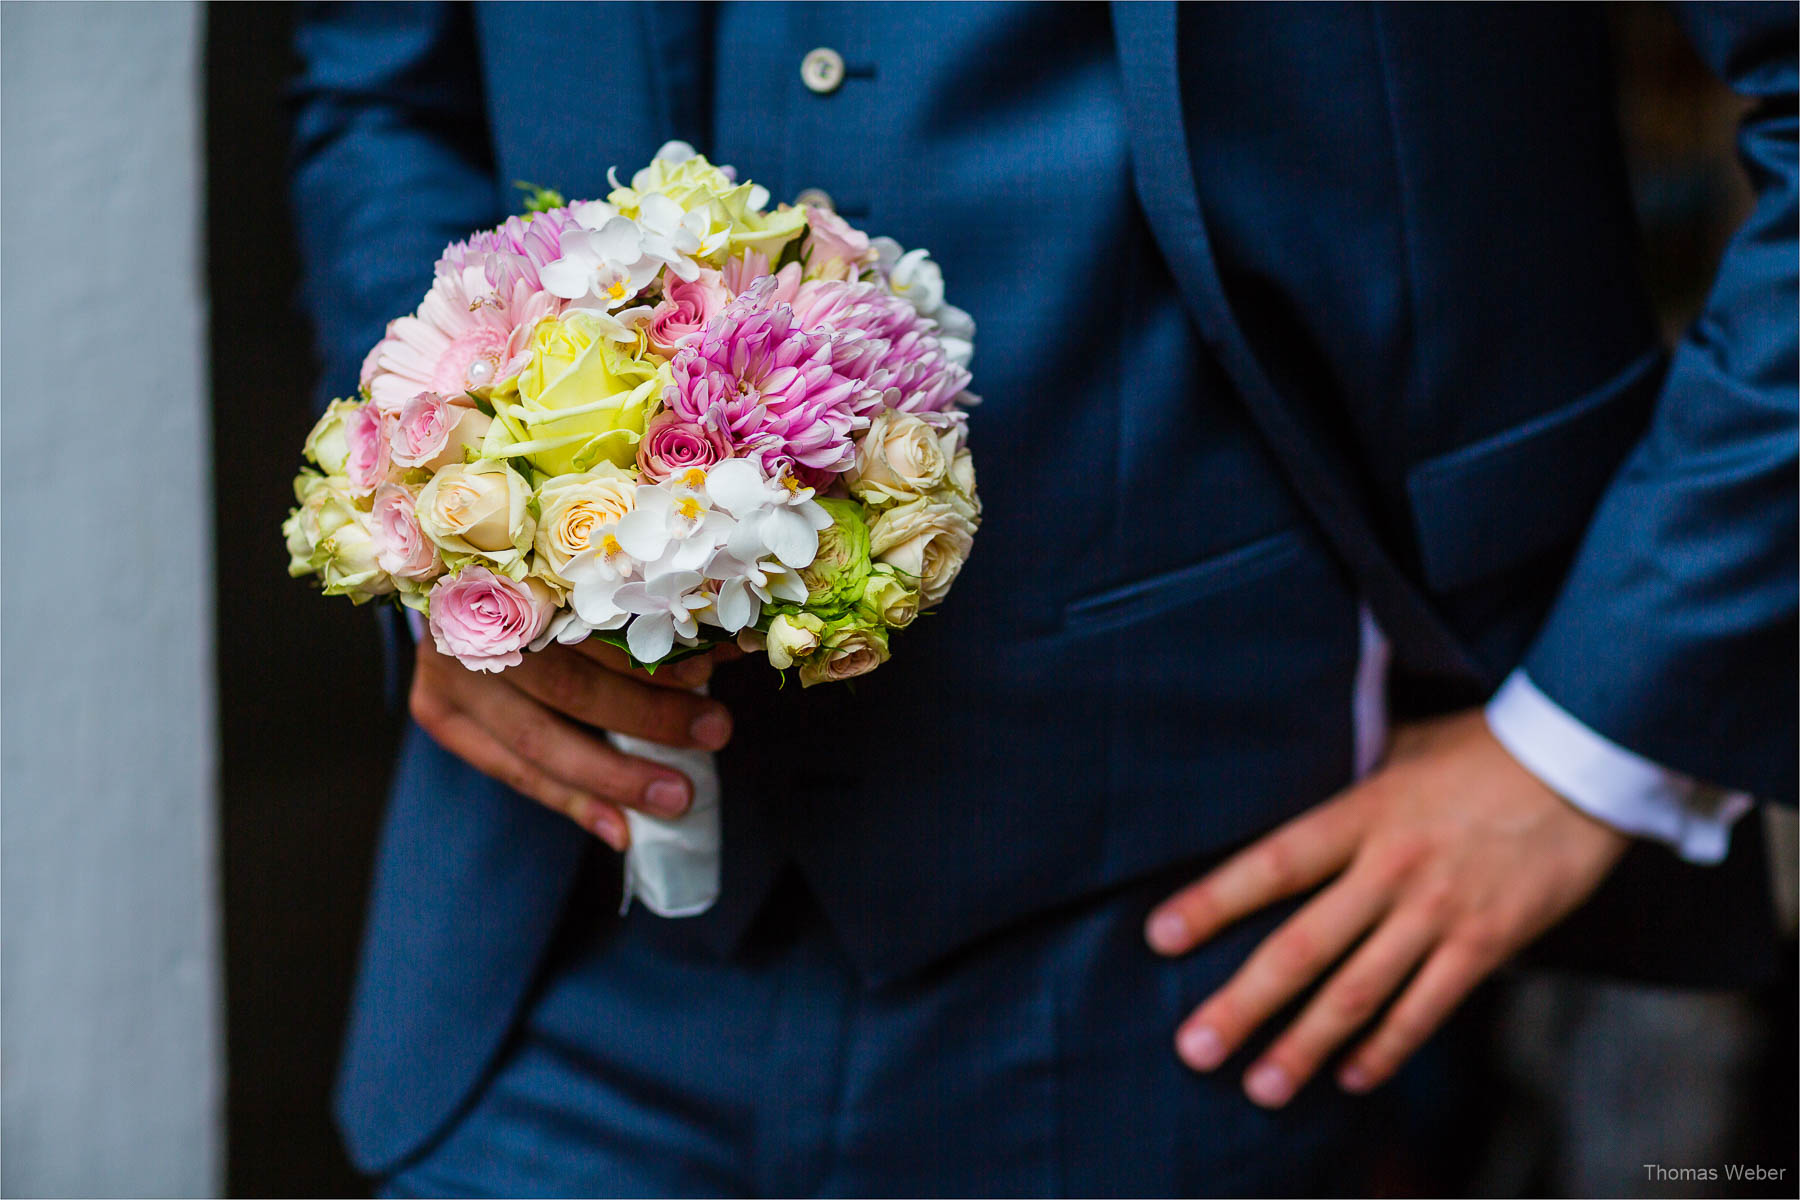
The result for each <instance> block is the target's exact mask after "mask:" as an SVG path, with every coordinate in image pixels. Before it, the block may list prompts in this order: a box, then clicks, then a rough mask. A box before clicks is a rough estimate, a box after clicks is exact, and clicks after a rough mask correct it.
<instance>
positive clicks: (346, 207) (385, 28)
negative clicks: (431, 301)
mask: <svg viewBox="0 0 1800 1200" xmlns="http://www.w3.org/2000/svg"><path fill="white" fill-rule="evenodd" d="M295 48H296V50H297V51H298V56H299V59H300V64H301V65H300V74H299V77H298V79H297V80H296V81H295V85H294V89H293V103H294V143H293V160H292V170H291V175H292V197H293V207H294V222H295V227H296V230H297V232H298V235H299V240H300V252H301V265H302V279H303V298H304V302H305V305H306V308H307V311H308V313H309V315H310V316H311V318H312V322H313V326H314V330H315V336H316V338H317V343H318V349H319V354H320V358H321V360H322V367H323V375H322V378H321V381H320V382H321V389H322V395H323V396H334V395H336V396H343V395H349V394H351V393H352V392H353V391H354V390H355V388H356V385H357V379H358V373H359V370H360V367H361V364H362V360H363V357H364V355H366V354H367V353H368V351H369V349H370V348H371V347H372V346H374V344H375V343H376V341H377V340H379V339H380V337H381V335H382V333H383V332H384V331H385V329H386V328H387V323H388V322H389V321H391V320H393V319H394V318H395V317H399V316H403V315H405V314H406V313H408V312H410V311H412V310H413V309H414V308H415V307H416V306H417V305H418V303H419V300H420V298H421V297H423V296H424V294H425V291H426V289H427V288H428V287H429V286H430V285H431V278H432V265H433V263H435V262H436V260H437V257H438V255H439V254H440V253H441V252H442V250H443V249H444V247H445V246H446V245H447V244H448V243H450V242H451V241H454V240H456V239H458V238H462V237H465V236H467V235H468V234H469V233H470V231H472V230H475V229H477V228H481V227H484V226H491V225H494V224H496V223H498V222H499V221H500V220H501V219H502V217H503V215H504V214H503V213H502V212H501V211H500V206H501V203H502V199H503V197H502V195H501V189H500V188H499V186H498V185H497V183H496V181H495V179H494V171H493V165H492V155H491V151H490V149H489V145H488V135H487V126H486V118H485V113H484V105H483V100H482V91H481V74H480V69H479V64H478V61H477V58H476V53H475V45H474V38H473V33H472V30H471V26H470V17H469V13H468V10H467V7H466V6H464V5H455V4H309V5H305V6H304V7H303V9H302V12H301V14H300V16H299V19H298V27H297V30H296V34H295Z"/></svg>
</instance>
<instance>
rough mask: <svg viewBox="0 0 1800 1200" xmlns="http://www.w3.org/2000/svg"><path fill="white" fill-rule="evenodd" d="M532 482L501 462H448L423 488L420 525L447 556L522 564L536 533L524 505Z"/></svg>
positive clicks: (420, 504) (497, 562)
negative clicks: (473, 556) (448, 464)
mask: <svg viewBox="0 0 1800 1200" xmlns="http://www.w3.org/2000/svg"><path fill="white" fill-rule="evenodd" d="M530 500H531V485H530V484H528V483H526V482H525V480H524V478H523V477H522V476H521V475H520V474H519V473H518V472H517V471H515V470H513V469H512V468H511V467H509V466H507V465H506V464H505V463H502V462H490V461H480V462H472V463H467V464H460V463H459V464H456V465H453V466H448V467H445V468H444V469H443V470H441V471H439V472H438V473H437V474H436V475H433V476H432V477H431V482H430V483H428V484H426V485H425V487H424V488H423V489H422V490H421V491H420V492H419V504H418V518H419V528H421V529H423V530H424V531H425V536H426V537H428V538H430V539H431V540H432V541H434V542H436V543H437V544H438V548H439V549H441V550H443V551H444V553H445V554H447V555H463V556H467V555H480V556H481V557H483V558H486V559H488V560H489V561H491V562H493V563H495V564H496V565H499V566H501V567H510V566H513V565H514V564H516V563H522V562H523V561H524V557H525V550H526V548H527V547H529V546H530V545H531V540H532V537H533V535H534V534H535V533H536V532H537V522H536V521H534V520H532V518H531V512H530V510H529V509H528V508H527V507H526V506H527V504H528V502H529V501H530Z"/></svg>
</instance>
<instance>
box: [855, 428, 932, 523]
mask: <svg viewBox="0 0 1800 1200" xmlns="http://www.w3.org/2000/svg"><path fill="white" fill-rule="evenodd" d="M949 465H950V464H949V460H948V458H947V457H946V456H945V454H944V447H943V443H942V441H941V440H940V437H939V434H938V432H937V431H936V430H934V429H933V428H932V427H931V426H930V425H928V424H926V423H925V422H924V421H922V420H920V419H919V418H918V417H915V416H913V415H912V414H911V413H903V412H896V411H895V410H893V409H891V408H890V409H885V410H883V411H882V412H881V413H880V414H879V415H878V416H876V417H875V419H874V420H872V421H870V422H869V428H868V429H867V430H866V431H865V432H864V433H863V436H862V439H861V440H860V441H859V442H858V443H857V446H856V465H855V466H854V467H852V468H851V469H850V471H849V472H848V473H847V474H846V475H845V482H847V483H848V484H849V485H850V494H851V495H853V496H855V497H857V498H858V499H859V500H862V501H864V502H865V503H868V504H872V505H882V504H888V503H892V502H896V501H905V500H912V499H915V498H917V497H919V496H923V495H925V494H926V493H927V492H930V491H932V490H933V489H935V488H938V487H941V486H943V483H944V479H945V476H946V474H947V472H948V470H949Z"/></svg>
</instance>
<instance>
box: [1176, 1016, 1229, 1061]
mask: <svg viewBox="0 0 1800 1200" xmlns="http://www.w3.org/2000/svg"><path fill="white" fill-rule="evenodd" d="M1175 1048H1176V1049H1177V1050H1178V1051H1180V1052H1181V1059H1182V1061H1183V1062H1185V1063H1187V1065H1188V1066H1190V1067H1192V1068H1194V1070H1196V1071H1210V1070H1212V1069H1213V1068H1214V1067H1216V1066H1218V1065H1219V1064H1220V1063H1222V1062H1224V1061H1225V1043H1224V1041H1223V1040H1222V1039H1221V1038H1220V1037H1219V1035H1218V1034H1217V1033H1216V1032H1214V1031H1213V1030H1212V1029H1211V1028H1210V1027H1208V1026H1206V1025H1189V1026H1188V1027H1187V1028H1185V1029H1183V1030H1182V1031H1181V1036H1180V1037H1179V1038H1178V1039H1177V1040H1176V1043H1175Z"/></svg>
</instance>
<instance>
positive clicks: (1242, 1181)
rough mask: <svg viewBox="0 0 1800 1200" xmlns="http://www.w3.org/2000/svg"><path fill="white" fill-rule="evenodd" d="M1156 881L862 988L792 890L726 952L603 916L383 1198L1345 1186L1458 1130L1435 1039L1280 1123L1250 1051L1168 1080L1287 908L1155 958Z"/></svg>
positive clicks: (1302, 1105) (1160, 882)
mask: <svg viewBox="0 0 1800 1200" xmlns="http://www.w3.org/2000/svg"><path fill="white" fill-rule="evenodd" d="M1174 878H1175V877H1173V876H1169V875H1164V876H1161V877H1159V878H1157V879H1154V880H1145V881H1143V882H1142V883H1140V884H1139V885H1138V886H1136V887H1133V888H1131V889H1128V890H1126V891H1125V892H1123V893H1120V894H1117V895H1113V896H1109V897H1107V898H1105V899H1104V900H1103V901H1102V902H1100V903H1098V904H1095V905H1091V906H1085V907H1082V908H1080V909H1078V910H1075V911H1063V912H1057V913H1052V914H1049V915H1047V916H1045V917H1042V918H1040V919H1037V920H1035V921H1032V922H1030V923H1028V924H1027V925H1026V926H1024V927H1023V928H1020V929H1018V930H1014V931H1011V932H1009V933H1008V934H1007V935H1006V936H1004V937H1002V938H997V939H994V940H992V941H989V942H984V943H982V944H980V945H979V946H977V947H975V948H972V949H971V950H969V951H967V952H965V953H962V954H959V955H956V956H954V957H953V958H952V959H950V960H948V961H946V962H944V963H942V964H940V965H938V966H935V967H934V968H932V969H931V970H930V971H928V972H926V973H923V974H921V975H920V976H918V977H916V978H913V979H909V980H905V981H901V982H897V983H895V984H891V985H889V986H886V987H882V988H877V989H874V990H870V989H867V988H865V987H864V986H863V985H862V983H861V981H860V979H859V977H858V975H857V972H856V970H855V967H854V965H853V964H852V963H850V962H849V960H848V959H846V958H845V957H844V955H843V952H842V951H841V950H840V949H839V946H838V942H837V939H836V938H835V936H834V935H833V934H832V933H831V931H830V929H829V927H828V926H827V925H826V922H825V918H824V917H823V916H822V915H821V914H820V913H819V912H818V910H817V908H816V906H814V905H813V904H812V903H811V902H810V900H809V899H808V898H807V897H806V896H805V895H804V894H803V893H801V892H800V891H799V889H797V888H791V887H790V888H787V889H784V890H783V891H782V892H780V893H779V894H778V895H777V896H776V898H775V899H774V901H773V902H772V904H771V908H770V910H769V911H767V912H766V913H765V914H764V916H763V917H762V918H761V919H760V920H759V922H758V925H757V927H756V928H755V929H754V930H753V932H752V934H751V936H750V937H749V938H748V940H747V942H746V944H745V945H744V946H743V947H742V948H741V950H740V951H739V952H738V953H737V954H735V955H733V956H731V957H729V958H727V959H724V960H721V959H720V958H718V957H717V956H715V955H713V954H710V953H708V952H705V951H704V950H703V949H700V948H699V947H697V946H696V945H695V944H694V943H692V942H691V940H688V939H686V938H685V937H684V936H683V931H682V930H681V928H680V927H679V925H672V924H671V923H669V922H662V921H657V920H656V919H654V918H647V917H644V916H641V915H638V914H633V915H632V916H630V917H627V918H626V919H625V920H624V921H623V922H622V923H617V924H615V923H614V922H612V921H611V920H602V921H600V922H598V923H597V924H598V925H599V926H600V928H599V929H598V930H596V931H593V932H587V933H583V934H582V935H580V936H579V937H576V938H571V939H570V942H571V945H570V947H569V950H568V951H567V952H566V956H564V957H561V958H559V960H558V962H557V964H556V970H555V971H554V972H553V974H552V976H551V979H550V981H549V983H548V984H547V986H546V988H545V990H544V992H543V994H542V995H541V996H539V997H538V998H537V1000H536V1001H535V1003H534V1004H533V1005H532V1008H531V1011H530V1014H529V1016H528V1017H527V1018H526V1019H525V1021H524V1022H523V1024H522V1027H521V1029H520V1031H519V1034H518V1036H517V1038H516V1040H515V1042H514V1043H513V1045H512V1046H511V1047H510V1048H509V1053H508V1054H507V1056H506V1058H505V1060H504V1061H503V1064H502V1065H501V1066H500V1067H499V1068H498V1070H497V1072H496V1073H495V1074H494V1075H493V1076H492V1078H490V1079H489V1080H487V1081H486V1082H485V1083H484V1084H483V1086H482V1089H481V1091H480V1092H479V1094H478V1096H477V1097H476V1099H475V1100H474V1102H473V1104H472V1105H471V1106H470V1108H469V1109H468V1110H467V1111H465V1112H463V1113H461V1114H459V1115H458V1116H457V1118H456V1120H455V1121H454V1123H453V1124H452V1125H451V1126H450V1128H449V1129H448V1131H447V1132H446V1133H445V1134H444V1135H443V1137H442V1139H441V1140H440V1141H438V1142H436V1143H435V1144H433V1145H432V1146H431V1147H430V1148H428V1149H427V1150H426V1151H425V1152H424V1153H423V1154H422V1155H420V1156H419V1157H417V1158H416V1159H414V1160H412V1161H409V1162H408V1163H406V1164H405V1165H404V1166H403V1167H401V1168H400V1169H399V1170H398V1171H396V1172H394V1173H393V1174H392V1175H390V1176H389V1177H387V1178H385V1179H383V1180H382V1181H381V1182H380V1188H379V1190H380V1191H381V1193H382V1194H384V1195H391V1196H813V1195H819V1196H1188V1195H1222V1196H1260V1195H1275V1196H1331V1195H1358V1194H1366V1193H1367V1191H1368V1190H1370V1189H1371V1188H1372V1187H1373V1186H1374V1178H1373V1175H1372V1170H1373V1168H1374V1162H1373V1161H1372V1160H1378V1159H1380V1158H1381V1157H1383V1152H1384V1151H1389V1152H1391V1151H1392V1150H1393V1149H1394V1148H1395V1146H1396V1143H1397V1142H1399V1141H1400V1139H1401V1136H1402V1135H1401V1131H1402V1130H1404V1131H1405V1133H1404V1139H1405V1141H1406V1143H1407V1147H1406V1150H1405V1152H1404V1153H1405V1160H1406V1161H1407V1162H1409V1163H1411V1164H1412V1166H1413V1167H1414V1168H1415V1169H1422V1168H1423V1164H1424V1163H1425V1162H1427V1161H1429V1159H1430V1157H1431V1152H1430V1150H1429V1149H1421V1147H1430V1146H1433V1145H1441V1144H1454V1142H1455V1139H1456V1138H1457V1137H1458V1136H1459V1135H1460V1131H1459V1130H1458V1128H1457V1126H1458V1124H1459V1123H1460V1122H1466V1121H1467V1120H1468V1112H1467V1110H1466V1109H1465V1108H1464V1106H1463V1105H1464V1102H1465V1100H1466V1098H1467V1096H1468V1092H1469V1090H1470V1089H1469V1084H1470V1083H1472V1082H1473V1080H1472V1079H1463V1080H1456V1079H1453V1078H1451V1077H1449V1076H1448V1075H1447V1074H1446V1067H1447V1066H1448V1057H1447V1055H1446V1054H1444V1053H1443V1052H1442V1049H1441V1048H1434V1049H1433V1050H1429V1051H1427V1052H1426V1053H1425V1054H1424V1055H1423V1056H1422V1058H1421V1060H1420V1061H1419V1062H1417V1063H1416V1064H1415V1065H1414V1067H1413V1068H1412V1070H1411V1072H1410V1073H1409V1074H1408V1076H1406V1077H1405V1078H1403V1079H1402V1080H1400V1081H1399V1082H1398V1083H1397V1084H1396V1085H1395V1086H1394V1087H1393V1088H1390V1089H1388V1090H1386V1091H1384V1092H1383V1093H1382V1094H1381V1095H1380V1096H1378V1097H1373V1098H1370V1099H1367V1100H1358V1099H1354V1098H1351V1097H1347V1096H1345V1095H1344V1094H1343V1093H1341V1092H1338V1091H1337V1090H1336V1089H1334V1088H1329V1087H1326V1088H1314V1089H1310V1090H1309V1091H1307V1092H1305V1093H1303V1094H1302V1096H1301V1097H1300V1098H1299V1099H1298V1100H1297V1101H1296V1102H1295V1103H1294V1104H1293V1105H1292V1106H1291V1107H1289V1108H1288V1109H1285V1110H1283V1111H1281V1112H1278V1113H1271V1112H1266V1111H1264V1110H1261V1109H1258V1108H1256V1107H1254V1106H1253V1105H1250V1104H1248V1103H1246V1102H1245V1101H1244V1099H1243V1097H1242V1095H1241V1094H1240V1093H1238V1091H1237V1089H1236V1078H1237V1075H1238V1074H1239V1073H1240V1071H1241V1069H1242V1064H1243V1063H1244V1062H1247V1061H1248V1059H1247V1058H1242V1057H1241V1058H1239V1059H1236V1060H1234V1061H1233V1062H1232V1064H1230V1066H1229V1067H1227V1068H1226V1069H1225V1070H1223V1071H1222V1072H1221V1073H1220V1074H1218V1075H1215V1076H1211V1077H1203V1076H1199V1075H1196V1074H1194V1073H1193V1072H1191V1071H1189V1070H1187V1069H1186V1068H1184V1067H1183V1066H1182V1065H1181V1064H1180V1062H1179V1061H1178V1060H1177V1059H1176V1058H1175V1057H1174V1055H1173V1054H1172V1053H1171V1032H1170V1031H1171V1030H1172V1029H1173V1028H1174V1026H1175V1023H1176V1022H1177V1021H1178V1020H1179V1019H1180V1017H1181V1015H1182V1013H1183V1012H1184V1011H1185V1007H1186V1006H1187V1005H1188V1004H1190V1003H1191V1001H1192V998H1193V997H1194V996H1196V995H1200V994H1203V993H1204V992H1206V991H1207V990H1210V989H1212V988H1214V987H1217V986H1218V985H1219V984H1220V983H1222V982H1223V981H1224V979H1225V977H1226V975H1228V974H1229V973H1230V971H1231V970H1232V969H1233V968H1234V967H1235V966H1236V964H1237V963H1238V962H1239V961H1240V960H1241V959H1242V957H1243V956H1244V955H1245V954H1247V953H1248V951H1249V949H1250V947H1251V946H1252V945H1253V944H1254V939H1255V938H1257V937H1259V936H1261V935H1263V934H1265V933H1266V932H1267V931H1268V929H1269V928H1270V927H1271V924H1272V922H1273V921H1274V920H1275V919H1276V917H1277V916H1278V915H1280V914H1276V913H1271V914H1267V915H1265V916H1264V917H1263V918H1261V919H1259V920H1257V921H1255V922H1252V923H1251V924H1250V925H1248V926H1246V927H1245V928H1243V929H1240V930H1237V931H1235V932H1234V933H1233V934H1231V935H1230V936H1229V937H1227V938H1225V939H1223V940H1222V941H1220V942H1219V943H1218V944H1216V945H1214V946H1211V947H1209V948H1208V949H1206V950H1205V951H1203V952H1202V953H1199V954H1196V955H1194V956H1193V957H1191V958H1189V959H1186V960H1183V961H1179V962H1169V961H1166V960H1158V959H1154V958H1152V957H1151V956H1148V955H1146V954H1144V953H1143V950H1142V943H1141V938H1140V936H1139V931H1140V929H1141V928H1142V924H1143V919H1144V916H1145V914H1146V913H1147V912H1148V911H1149V908H1150V905H1151V904H1153V903H1154V902H1155V901H1156V899H1157V898H1158V897H1159V896H1160V894H1161V892H1162V891H1164V890H1166V889H1167V888H1168V887H1170V886H1172V885H1173V883H1174ZM1415 1178H1416V1179H1417V1182H1419V1183H1420V1184H1425V1183H1427V1181H1428V1180H1429V1175H1426V1176H1425V1177H1423V1178H1418V1177H1415ZM1390 1182H1393V1181H1391V1180H1390Z"/></svg>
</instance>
